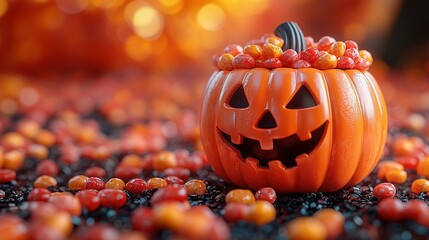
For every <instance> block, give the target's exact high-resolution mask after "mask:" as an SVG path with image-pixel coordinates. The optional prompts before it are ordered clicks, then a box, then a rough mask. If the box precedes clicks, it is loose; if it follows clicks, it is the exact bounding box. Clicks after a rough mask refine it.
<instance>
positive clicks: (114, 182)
mask: <svg viewBox="0 0 429 240" xmlns="http://www.w3.org/2000/svg"><path fill="white" fill-rule="evenodd" d="M104 188H111V189H121V190H122V189H124V188H125V183H124V181H122V179H120V178H111V179H109V181H107V182H106V184H105V185H104Z"/></svg>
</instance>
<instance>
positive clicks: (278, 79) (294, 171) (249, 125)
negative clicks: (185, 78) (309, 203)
mask: <svg viewBox="0 0 429 240" xmlns="http://www.w3.org/2000/svg"><path fill="white" fill-rule="evenodd" d="M386 134H387V112H386V106H385V102H384V99H383V96H382V93H381V91H380V89H379V87H378V85H377V83H376V80H375V79H374V78H373V76H372V75H371V74H370V73H369V72H366V71H359V70H339V69H330V70H323V71H322V70H318V69H314V68H303V69H292V68H277V69H273V70H269V69H264V68H255V69H236V70H232V71H217V72H215V73H214V74H213V75H212V77H211V79H210V80H209V82H208V85H207V88H206V91H205V94H204V99H203V105H202V111H201V135H202V142H203V146H204V149H205V151H206V152H207V156H208V159H209V161H210V163H211V165H212V167H213V169H214V171H215V172H216V173H217V174H218V175H219V176H221V177H222V178H223V179H225V180H226V181H229V182H232V183H234V184H236V185H238V186H241V187H250V188H253V189H260V188H262V187H273V188H274V189H275V190H277V191H281V192H314V191H335V190H338V189H341V188H344V187H348V186H352V185H355V184H356V183H358V182H360V181H361V180H362V179H363V178H365V177H366V176H367V175H368V174H369V173H370V172H371V171H372V170H373V169H374V167H375V166H376V164H377V162H378V160H379V158H380V157H381V155H382V152H383V147H384V143H385V139H386Z"/></svg>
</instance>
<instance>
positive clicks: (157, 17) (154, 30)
mask: <svg viewBox="0 0 429 240" xmlns="http://www.w3.org/2000/svg"><path fill="white" fill-rule="evenodd" d="M132 23H133V28H134V31H135V32H136V33H137V34H138V35H139V36H141V37H142V38H145V39H149V40H150V39H155V38H157V37H158V36H159V35H160V34H161V33H162V29H163V27H164V20H163V18H162V15H161V14H160V13H159V12H158V11H157V10H156V9H155V8H154V7H152V6H149V5H148V6H142V7H140V8H139V9H138V10H137V11H136V12H135V13H134V15H133V19H132Z"/></svg>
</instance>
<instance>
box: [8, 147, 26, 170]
mask: <svg viewBox="0 0 429 240" xmlns="http://www.w3.org/2000/svg"><path fill="white" fill-rule="evenodd" d="M24 160H25V155H24V153H23V152H22V151H21V150H12V151H9V152H6V153H4V155H3V168H7V169H12V170H15V171H18V170H19V169H21V168H22V166H23V165H24Z"/></svg>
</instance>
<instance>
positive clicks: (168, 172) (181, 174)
mask: <svg viewBox="0 0 429 240" xmlns="http://www.w3.org/2000/svg"><path fill="white" fill-rule="evenodd" d="M163 173H164V175H165V176H167V177H169V176H175V177H178V178H180V179H182V180H183V181H186V180H188V178H189V176H190V175H191V171H189V169H187V168H182V167H171V168H167V169H165V170H164V172H163Z"/></svg>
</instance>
